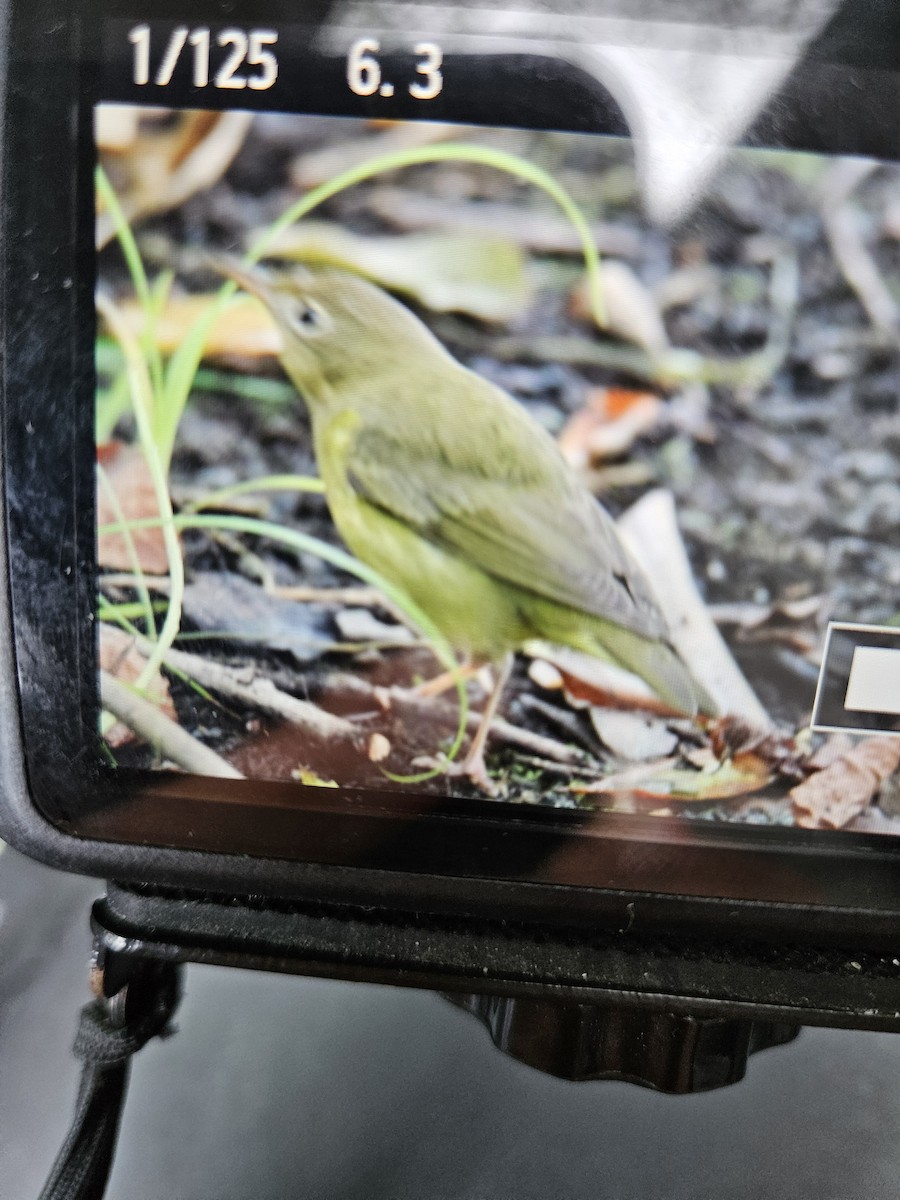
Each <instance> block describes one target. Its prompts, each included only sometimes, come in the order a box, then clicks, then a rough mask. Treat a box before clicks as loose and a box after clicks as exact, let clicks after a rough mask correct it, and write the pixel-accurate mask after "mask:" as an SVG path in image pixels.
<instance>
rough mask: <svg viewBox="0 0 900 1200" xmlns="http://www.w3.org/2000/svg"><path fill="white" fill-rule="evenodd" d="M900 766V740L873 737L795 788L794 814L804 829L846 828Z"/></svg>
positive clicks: (793, 794) (792, 793) (792, 791)
mask: <svg viewBox="0 0 900 1200" xmlns="http://www.w3.org/2000/svg"><path fill="white" fill-rule="evenodd" d="M898 767H900V739H897V738H890V737H870V738H866V739H865V741H862V742H860V743H859V744H858V745H857V746H855V747H854V748H853V749H852V750H849V751H847V753H846V754H842V755H841V756H840V757H839V758H837V759H836V760H835V761H834V762H832V763H831V765H830V766H827V767H825V768H824V769H823V770H821V771H817V772H816V774H815V775H811V776H810V777H809V779H806V780H804V781H803V783H799V784H797V786H796V787H794V788H791V799H792V800H793V802H794V815H795V818H796V821H797V824H798V825H800V826H801V827H802V828H804V829H843V828H844V826H845V825H847V824H849V822H850V821H852V820H853V818H854V817H857V816H859V814H860V813H862V811H863V810H864V809H865V808H867V807H868V805H869V804H870V802H871V801H872V800H873V799H874V797H875V795H876V793H877V792H878V789H879V788H880V787H881V785H882V784H883V783H884V782H885V781H886V780H887V779H889V778H890V776H891V775H893V773H894V772H895V771H896V770H897V769H898Z"/></svg>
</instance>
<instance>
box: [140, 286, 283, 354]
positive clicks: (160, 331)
mask: <svg viewBox="0 0 900 1200" xmlns="http://www.w3.org/2000/svg"><path fill="white" fill-rule="evenodd" d="M215 300H216V297H215V296H213V295H204V294H200V293H195V294H193V295H190V296H172V297H170V298H169V300H168V301H167V302H166V305H165V307H164V308H163V310H162V312H161V313H160V315H159V317H158V319H157V322H156V338H155V340H156V345H157V346H158V348H159V350H160V351H161V352H162V353H163V354H172V353H173V352H174V351H175V350H177V348H178V347H179V346H180V345H181V343H182V342H183V341H184V339H185V336H186V334H187V331H188V330H189V329H190V328H191V326H192V325H193V324H194V322H195V321H196V320H197V318H198V317H200V316H202V315H203V313H205V312H207V311H208V310H209V308H210V306H211V305H212V304H214V303H215ZM119 313H120V315H121V316H122V318H123V320H124V321H125V322H126V323H127V324H128V327H129V328H130V329H131V330H132V331H133V332H134V333H135V334H140V333H142V332H143V329H144V324H145V321H146V316H145V314H144V310H143V308H142V307H141V306H140V304H138V303H137V301H134V300H131V301H129V300H126V301H123V302H122V303H121V304H120V305H119ZM280 353H281V335H280V334H279V332H278V329H277V327H276V325H275V322H274V321H273V320H272V317H271V316H270V315H269V311H268V309H267V308H266V307H265V305H264V304H262V302H261V301H259V300H257V299H256V297H255V296H247V295H241V296H236V297H235V299H234V300H233V301H232V302H231V303H230V304H229V305H228V307H227V308H226V309H225V310H224V312H222V313H221V314H220V316H219V317H218V318H217V320H216V322H215V324H214V325H213V327H212V329H211V330H210V331H209V333H208V334H207V336H206V344H205V347H204V354H205V355H206V357H208V358H217V357H220V356H221V357H224V356H227V357H230V358H262V357H266V356H272V355H277V354H280Z"/></svg>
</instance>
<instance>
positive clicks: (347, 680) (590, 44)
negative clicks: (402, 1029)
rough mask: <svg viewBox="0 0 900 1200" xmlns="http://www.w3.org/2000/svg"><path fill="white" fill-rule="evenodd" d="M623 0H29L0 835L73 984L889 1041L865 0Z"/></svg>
mask: <svg viewBox="0 0 900 1200" xmlns="http://www.w3.org/2000/svg"><path fill="white" fill-rule="evenodd" d="M642 7H644V6H642V5H640V4H638V5H636V6H632V8H633V9H634V11H629V12H627V13H625V12H624V11H622V10H621V6H617V5H603V4H597V5H595V6H589V7H588V8H587V9H581V10H579V11H578V12H577V13H574V14H573V13H570V12H568V11H567V10H565V9H564V8H563V7H561V6H558V5H555V4H549V3H548V4H534V5H533V6H530V7H529V6H524V7H521V6H520V7H519V8H517V10H516V12H515V13H511V12H506V11H505V10H504V9H502V8H501V7H496V8H491V9H478V10H475V9H471V8H469V7H467V6H464V5H456V6H450V7H446V8H443V9H433V8H428V7H423V6H419V5H417V4H413V3H372V4H362V5H351V4H347V5H343V4H338V3H334V4H330V5H328V4H323V5H314V4H311V5H309V6H304V7H302V8H301V7H298V6H296V5H288V4H283V3H276V2H274V0H273V2H272V3H269V4H267V5H262V4H249V3H235V4H230V5H227V6H226V5H224V4H220V3H206V4H204V3H191V4H170V3H162V2H159V3H155V4H151V5H150V6H149V7H147V8H146V9H145V10H142V12H141V14H140V15H139V16H135V9H134V6H133V5H125V4H122V3H119V0H104V2H103V3H96V4H90V5H88V4H87V3H84V4H62V3H59V2H55V0H39V2H37V3H32V4H28V5H26V4H24V3H18V2H14V3H13V4H12V5H11V10H10V15H9V29H8V55H7V66H6V83H5V97H4V102H5V117H4V127H3V163H4V222H5V231H4V246H3V265H2V270H3V338H4V344H3V354H4V378H3V439H4V442H3V444H4V460H3V461H4V523H5V538H4V540H3V546H4V555H5V563H4V571H5V585H4V587H3V588H2V589H0V630H2V636H0V654H2V664H0V739H2V758H0V763H2V788H0V790H2V797H0V830H2V833H3V836H4V837H5V838H7V839H8V840H9V841H10V842H11V843H12V844H14V845H16V846H17V847H19V848H20V849H22V850H23V851H24V852H26V853H28V854H31V855H33V856H35V857H37V858H40V859H42V860H44V861H46V862H49V863H52V864H54V865H56V866H59V867H62V868H65V869H69V870H73V871H80V872H84V873H94V874H98V875H101V876H103V877H104V878H107V879H109V880H111V881H115V882H114V883H111V884H110V885H109V889H108V893H107V895H106V897H105V898H104V899H103V900H102V901H100V902H98V905H97V907H96V910H95V917H94V919H95V929H96V933H97V938H98V947H99V952H100V956H101V960H102V965H103V970H104V978H103V980H102V983H101V985H100V986H101V987H102V989H103V990H104V991H105V993H106V994H107V995H114V994H116V993H118V992H119V991H120V989H121V987H122V986H123V983H124V980H125V979H126V978H127V976H128V972H129V971H130V970H131V969H132V968H133V965H134V963H135V962H136V961H138V960H139V961H140V962H142V963H145V962H147V961H150V962H152V963H157V964H158V963H162V962H168V963H172V962H176V961H205V962H214V963H216V962H217V963H231V964H240V965H246V966H252V967H257V968H261V969H273V970H286V971H297V972H307V973H315V974H323V975H330V976H334V977H339V978H348V979H369V980H375V981H381V982H400V983H406V984H409V985H411V986H420V987H430V988H435V989H437V990H441V991H444V992H447V993H448V994H452V996H453V997H455V998H456V1000H457V1002H459V1003H462V1004H463V1005H464V1006H466V1007H468V1008H469V1009H470V1010H471V1011H473V1012H475V1013H476V1014H477V1015H479V1016H480V1017H481V1018H482V1019H483V1020H484V1021H485V1023H486V1024H487V1025H488V1027H489V1029H490V1030H491V1032H492V1035H493V1036H494V1037H495V1040H496V1041H497V1042H498V1044H500V1045H501V1046H503V1047H504V1048H506V1049H508V1050H510V1052H512V1053H515V1054H517V1055H519V1056H520V1057H522V1058H524V1059H525V1060H526V1061H530V1062H532V1063H533V1064H534V1065H536V1066H539V1067H541V1068H542V1069H547V1070H552V1071H555V1072H557V1073H559V1074H562V1075H567V1076H570V1077H604V1076H617V1077H626V1078H631V1079H637V1080H642V1081H644V1082H649V1083H651V1084H652V1085H653V1086H657V1087H661V1088H663V1089H666V1090H672V1091H678V1090H682V1091H683V1090H692V1089H697V1088H701V1087H711V1086H717V1085H720V1084H722V1083H725V1082H730V1081H732V1080H734V1079H735V1078H739V1077H740V1075H741V1074H742V1072H743V1069H744V1063H745V1060H746V1055H747V1053H749V1052H750V1051H751V1050H752V1049H755V1048H760V1047H762V1046H765V1045H774V1044H778V1043H779V1042H781V1041H785V1040H787V1039H788V1038H789V1037H790V1036H792V1034H793V1032H794V1031H795V1029H796V1027H797V1026H798V1025H801V1024H804V1023H814V1024H826V1025H829V1024H831V1025H843V1026H859V1027H865V1028H873V1029H893V1028H895V1027H896V1025H897V1020H898V1017H897V1014H898V1012H900V1002H898V999H900V987H898V984H900V961H898V959H897V958H896V957H894V955H895V954H896V931H897V920H898V913H900V865H898V857H897V856H898V846H900V841H898V838H900V815H898V813H900V774H898V768H900V611H898V608H897V599H896V597H897V594H898V585H900V547H898V544H897V537H896V530H897V522H898V518H900V482H898V480H900V425H898V421H900V414H898V408H897V396H898V386H897V385H898V372H900V357H898V350H897V345H898V343H897V329H898V327H900V317H898V309H897V302H896V298H895V293H896V286H895V285H896V276H897V254H896V247H897V239H898V237H900V210H898V197H900V167H898V163H897V160H898V157H900V144H898V133H897V123H896V120H895V119H894V114H895V112H896V88H897V64H896V62H895V61H894V59H893V58H892V54H893V50H892V46H894V45H896V42H895V41H894V42H892V40H891V37H890V36H887V35H885V32H884V30H885V28H886V27H887V26H886V24H885V22H887V24H888V25H889V23H890V21H891V20H894V22H895V23H896V17H895V16H892V14H890V13H886V14H880V15H879V13H880V10H877V8H875V7H872V8H871V9H869V10H867V11H866V14H864V16H863V17H862V18H859V19H857V18H856V17H853V18H851V17H850V16H849V15H848V14H847V13H846V12H845V11H844V10H843V9H840V8H837V7H835V9H834V11H832V10H831V9H830V8H829V9H828V11H827V12H825V11H824V10H825V9H826V8H828V6H827V5H826V6H818V7H816V6H807V7H804V6H799V8H798V9H797V10H796V11H794V10H792V11H791V13H789V14H783V13H781V12H780V11H778V12H775V11H774V6H773V11H769V8H768V7H767V6H766V5H760V6H758V9H759V11H757V10H756V8H754V9H753V11H748V12H747V13H746V14H745V15H744V17H742V18H741V21H742V22H743V23H742V24H739V25H735V21H734V19H733V18H731V17H729V16H728V14H727V13H718V12H712V11H710V12H707V11H706V8H707V6H704V5H701V4H690V3H683V4H675V5H672V6H671V10H672V11H671V12H669V13H667V17H666V20H665V21H663V20H662V18H661V17H659V15H658V14H656V13H655V11H654V10H653V6H649V5H648V6H646V7H647V12H646V13H643V12H642V11H641V10H642ZM709 7H710V9H711V8H712V6H709ZM807 8H808V9H809V10H810V11H807ZM812 9H815V11H812ZM648 1046H649V1047H651V1049H650V1050H648V1049H647V1047H648ZM623 1047H624V1049H623Z"/></svg>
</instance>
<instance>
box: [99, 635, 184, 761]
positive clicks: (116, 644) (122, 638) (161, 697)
mask: <svg viewBox="0 0 900 1200" xmlns="http://www.w3.org/2000/svg"><path fill="white" fill-rule="evenodd" d="M99 662H100V670H101V671H106V672H107V673H108V674H110V675H112V676H114V677H115V678H116V679H119V680H121V682H122V683H128V684H134V683H135V682H136V680H137V679H138V678H139V676H140V674H141V672H142V671H143V669H144V667H146V665H147V659H146V657H145V656H144V655H143V654H141V652H140V651H139V650H138V649H137V646H136V645H135V640H134V638H133V637H132V636H131V634H130V633H126V631H125V630H124V629H119V628H118V627H117V626H115V625H109V624H107V623H106V622H105V621H101V622H100V649H99ZM142 694H143V695H144V696H145V697H146V699H148V700H151V701H152V702H153V703H154V704H156V705H158V706H159V708H160V709H161V710H162V711H163V712H164V713H165V715H166V716H167V717H168V718H169V719H170V720H172V721H177V720H178V714H177V713H176V712H175V705H174V704H173V703H172V696H171V693H170V692H169V685H168V683H167V682H166V680H165V679H164V678H163V676H162V675H161V674H160V672H159V671H157V672H156V674H155V675H154V676H153V678H152V679H151V680H150V682H149V683H148V684H147V686H146V688H145V689H144V691H143V693H142ZM134 737H135V735H134V733H132V731H131V730H130V729H129V728H128V726H127V725H123V724H122V722H121V721H117V722H116V723H115V725H113V726H112V728H111V729H110V730H108V731H107V733H106V734H105V740H106V742H107V743H108V744H109V745H110V746H112V747H113V748H114V749H115V747H117V746H124V745H125V743H126V742H131V741H133V740H134Z"/></svg>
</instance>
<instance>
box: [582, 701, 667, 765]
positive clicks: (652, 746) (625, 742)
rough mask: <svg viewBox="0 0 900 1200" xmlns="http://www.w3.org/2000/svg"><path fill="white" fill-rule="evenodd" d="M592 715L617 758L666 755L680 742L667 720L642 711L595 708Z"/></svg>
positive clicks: (637, 760)
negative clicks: (660, 719) (645, 714)
mask: <svg viewBox="0 0 900 1200" xmlns="http://www.w3.org/2000/svg"><path fill="white" fill-rule="evenodd" d="M590 717H591V724H592V725H593V726H594V731H595V733H596V734H597V736H598V737H599V739H600V741H601V742H602V743H603V744H604V746H606V747H607V748H608V749H609V750H611V751H612V752H613V754H614V755H615V756H616V758H622V759H627V760H628V761H630V762H645V761H646V760H647V759H650V758H655V759H658V758H665V757H666V756H667V755H669V754H671V753H672V751H673V750H674V749H675V748H676V746H677V745H678V736H677V734H674V733H673V732H672V730H671V729H669V728H668V727H667V726H666V724H665V722H664V721H656V720H654V719H653V718H652V717H647V716H644V715H642V714H640V713H630V712H616V711H614V710H613V711H610V710H609V709H605V708H592V709H591V710H590Z"/></svg>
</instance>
